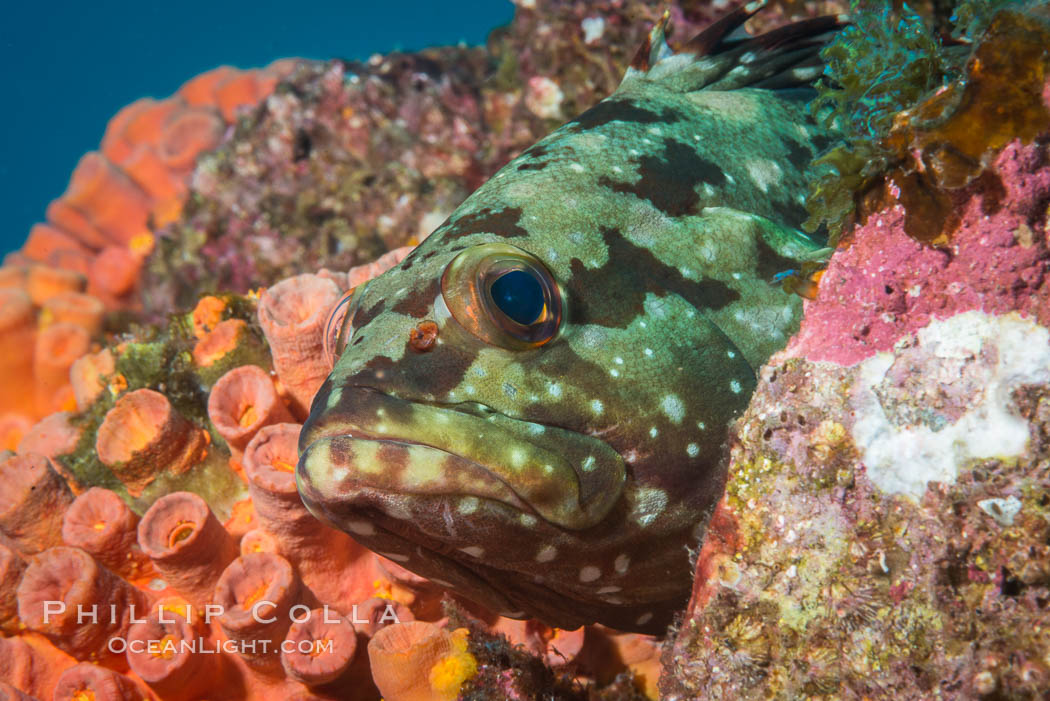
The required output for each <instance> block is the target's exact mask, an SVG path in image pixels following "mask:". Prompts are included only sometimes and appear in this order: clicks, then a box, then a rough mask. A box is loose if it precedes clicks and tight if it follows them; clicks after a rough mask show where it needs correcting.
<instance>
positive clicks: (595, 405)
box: [591, 399, 605, 414]
mask: <svg viewBox="0 0 1050 701" xmlns="http://www.w3.org/2000/svg"><path fill="white" fill-rule="evenodd" d="M591 409H592V410H593V411H594V413H595V414H600V413H602V412H603V411H605V405H604V404H602V400H600V399H593V400H591Z"/></svg>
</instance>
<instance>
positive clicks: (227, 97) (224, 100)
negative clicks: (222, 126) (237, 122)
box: [215, 71, 262, 122]
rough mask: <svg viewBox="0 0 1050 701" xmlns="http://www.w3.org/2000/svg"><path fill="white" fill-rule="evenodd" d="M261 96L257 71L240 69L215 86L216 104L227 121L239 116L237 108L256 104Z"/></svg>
mask: <svg viewBox="0 0 1050 701" xmlns="http://www.w3.org/2000/svg"><path fill="white" fill-rule="evenodd" d="M260 97H262V93H261V91H260V90H259V88H258V86H257V84H256V73H255V71H239V72H237V73H235V74H234V75H231V76H229V77H227V78H226V79H225V80H223V81H222V82H221V83H219V84H217V85H216V86H215V104H216V106H217V107H218V108H219V111H220V112H222V117H223V119H225V120H226V121H227V122H232V121H234V119H235V118H236V117H237V108H239V107H243V106H245V105H254V104H255V103H257V102H258V101H259V98H260Z"/></svg>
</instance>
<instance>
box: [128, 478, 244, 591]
mask: <svg viewBox="0 0 1050 701" xmlns="http://www.w3.org/2000/svg"><path fill="white" fill-rule="evenodd" d="M138 540H139V547H140V548H142V551H143V552H144V553H146V555H147V556H148V557H149V558H150V559H151V560H152V561H153V565H154V566H155V567H156V568H157V571H158V572H160V574H161V576H162V577H163V578H164V580H165V581H166V582H167V583H168V584H170V585H171V587H172V588H173V589H175V591H177V592H178V593H179V594H181V595H182V596H183V597H184V598H185V599H186V600H187V601H189V602H190V603H192V604H194V605H195V606H198V607H199V606H202V605H204V604H205V603H207V602H208V601H210V600H211V596H212V592H213V590H214V588H215V583H216V582H217V581H218V580H219V577H220V576H221V575H222V572H223V570H224V569H225V568H226V565H228V564H229V563H230V562H231V561H233V559H234V558H235V557H237V543H236V542H234V540H233V538H231V537H230V534H229V533H227V532H226V529H224V528H223V527H222V524H220V523H219V521H218V519H216V518H215V514H213V513H212V512H211V509H209V508H208V505H207V504H206V503H204V500H203V499H201V498H200V497H199V496H197V495H196V494H192V493H190V492H173V493H172V494H168V495H166V496H163V497H161V498H160V499H158V500H157V501H155V502H154V503H153V506H151V507H150V508H149V510H148V511H147V512H146V513H145V514H144V515H143V517H142V520H141V521H140V522H139V529H138Z"/></svg>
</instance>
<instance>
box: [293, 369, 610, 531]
mask: <svg viewBox="0 0 1050 701" xmlns="http://www.w3.org/2000/svg"><path fill="white" fill-rule="evenodd" d="M470 404H471V405H472V406H477V407H484V409H485V410H487V411H490V412H492V413H491V414H489V415H487V416H485V417H482V416H480V415H479V413H478V412H470V411H464V410H463V409H462V408H459V405H451V404H438V403H435V402H427V401H422V400H415V399H401V398H399V397H394V396H393V395H389V394H386V393H383V392H380V391H378V390H376V389H374V388H372V387H367V386H350V387H345V388H343V389H342V390H341V391H340V394H339V396H338V397H337V399H336V401H335V402H334V403H333V402H329V406H327V407H325V408H324V409H323V410H320V411H317V409H318V408H319V407H315V411H314V412H312V413H311V415H310V417H309V418H308V419H307V422H306V425H304V427H303V431H302V434H301V437H300V453H301V458H300V467H299V470H300V472H303V471H305V472H306V473H311V474H309V475H308V476H309V477H310V478H316V477H317V476H318V475H317V474H313V473H314V472H315V471H317V470H318V469H319V468H320V469H323V468H325V467H328V466H330V465H331V464H332V459H331V450H332V449H333V448H338V450H339V452H340V455H345V454H347V453H350V452H353V451H352V448H353V447H354V446H355V445H356V447H357V448H362V449H364V448H369V446H367V445H364V443H375V444H379V445H381V446H385V447H386V449H387V450H389V451H392V452H393V453H394V454H395V457H396V458H398V459H399V460H402V461H404V462H410V458H411V456H412V455H425V456H426V457H425V460H427V461H430V463H431V466H432V464H433V461H442V462H447V463H448V465H455V466H456V469H455V470H451V469H445V470H441V469H440V468H439V471H440V472H442V477H441V479H437V480H435V482H434V483H433V485H432V488H431V489H428V488H426V486H425V485H423V487H422V488H420V487H421V485H420V484H419V483H418V481H416V482H413V481H412V480H409V481H408V482H406V483H405V484H398V483H397V482H396V480H395V479H394V478H395V477H396V475H391V474H379V473H378V471H375V470H372V471H369V470H363V471H362V470H360V469H358V468H359V467H360V459H359V458H358V459H357V462H355V460H351V461H350V463H351V464H346V465H342V467H344V468H348V469H350V470H351V471H352V472H353V475H352V476H353V479H356V480H359V481H360V483H361V486H365V487H369V488H371V489H373V490H375V489H379V490H384V489H386V490H389V491H395V492H402V493H412V492H418V493H426V494H441V493H444V494H449V495H451V494H462V495H475V496H479V497H481V498H493V499H497V500H499V501H502V502H504V503H506V504H508V505H510V506H512V507H514V508H516V509H518V510H520V511H523V512H532V513H534V514H535V515H537V516H539V517H541V518H543V519H544V520H546V521H548V522H551V523H553V524H555V525H557V526H560V527H563V528H568V529H570V530H579V529H583V528H587V527H590V526H593V525H596V524H597V523H598V522H600V521H601V520H602V519H603V518H604V517H605V515H606V514H607V513H608V512H609V511H610V510H611V509H612V507H613V505H614V504H615V503H616V501H618V500H619V497H620V495H621V493H622V491H623V486H624V483H625V480H626V465H625V463H624V461H623V458H622V457H621V456H620V455H619V454H618V453H616V451H615V450H613V449H612V448H611V447H609V446H608V444H606V443H605V442H604V441H601V440H600V439H598V438H595V437H592V436H588V435H585V434H581V433H578V432H574V431H570V430H568V429H563V428H560V427H556V426H548V425H542V424H536V423H534V422H530V421H528V420H525V419H516V418H512V417H509V416H507V415H505V414H503V413H501V412H498V411H495V410H493V409H491V407H488V406H487V405H484V404H482V403H478V402H472V403H470ZM392 415H393V416H392ZM378 417H385V418H378ZM399 420H400V422H399ZM388 422H390V423H392V424H393V428H392V429H387V430H383V429H385V428H386V426H387V425H388ZM457 423H458V424H459V425H458V426H456V424H457ZM369 424H371V425H369ZM435 424H442V425H449V424H451V426H449V428H448V430H447V431H445V432H442V431H438V430H435ZM537 427H539V429H540V432H541V433H542V435H543V442H542V443H540V442H537V441H536V440H535V438H534V437H531V438H530V437H529V436H527V435H526V433H527V432H528V431H530V430H536V428H537ZM457 428H458V429H459V432H460V436H459V438H460V440H455V437H456V430H457ZM428 432H429V434H430V435H426V434H427V433H428ZM468 434H469V435H468ZM408 436H411V437H408ZM450 436H453V437H452V438H450ZM326 442H327V445H328V449H329V453H328V455H329V461H328V464H327V465H322V466H318V465H316V464H314V465H309V464H308V463H309V461H310V458H311V451H312V450H314V449H315V448H317V447H319V446H321V445H322V444H325V443H326ZM552 445H553V449H552V447H551V446H552ZM431 453H432V455H431ZM573 453H575V454H576V456H577V458H578V459H576V460H575V461H574V460H573V459H572V457H571V455H572V454H573ZM567 456H568V457H567ZM580 456H582V457H580ZM374 459H378V458H374ZM402 471H405V470H402ZM428 471H431V472H432V471H433V470H428ZM383 472H384V473H391V472H393V471H392V470H384V471H383ZM446 472H447V473H451V474H447V475H446V474H444V473H446ZM461 472H462V473H463V474H459V473H461ZM468 472H469V473H473V475H472V476H471V475H470V474H466V473H468ZM410 476H411V475H410ZM471 477H473V479H475V480H477V481H476V482H470V481H469V480H470V478H471ZM322 491H323V490H322ZM478 492H481V493H478Z"/></svg>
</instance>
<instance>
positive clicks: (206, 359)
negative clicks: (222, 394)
mask: <svg viewBox="0 0 1050 701" xmlns="http://www.w3.org/2000/svg"><path fill="white" fill-rule="evenodd" d="M247 330H248V324H246V323H245V322H244V320H242V319H227V320H226V321H220V322H218V323H216V324H215V325H214V327H213V328H211V329H210V330H208V331H206V332H205V333H204V334H203V335H202V336H200V340H199V341H197V344H196V345H195V346H194V347H193V362H195V363H196V364H197V365H198V366H199V367H205V368H206V367H211V366H212V365H214V364H215V363H216V362H217V361H218V360H220V359H221V358H223V357H224V356H225V355H227V354H228V353H232V352H233V351H234V350H235V349H236V348H237V343H238V340H239V339H240V337H241V335H242V334H244V333H246V332H247Z"/></svg>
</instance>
